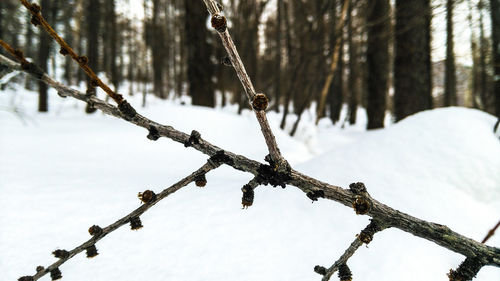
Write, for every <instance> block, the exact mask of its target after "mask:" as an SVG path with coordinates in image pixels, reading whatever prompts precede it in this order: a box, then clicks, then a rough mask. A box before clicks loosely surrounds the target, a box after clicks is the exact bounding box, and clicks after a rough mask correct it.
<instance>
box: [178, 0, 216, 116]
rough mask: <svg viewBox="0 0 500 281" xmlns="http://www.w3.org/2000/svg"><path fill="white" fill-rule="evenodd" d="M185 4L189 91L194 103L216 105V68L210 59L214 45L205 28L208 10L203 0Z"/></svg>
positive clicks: (190, 1) (193, 0)
mask: <svg viewBox="0 0 500 281" xmlns="http://www.w3.org/2000/svg"><path fill="white" fill-rule="evenodd" d="M184 4H185V9H186V14H185V16H184V18H185V21H184V23H185V31H186V32H185V35H186V47H187V50H188V52H187V80H188V81H187V82H188V88H189V90H188V92H189V95H191V97H192V103H193V105H202V106H209V107H214V106H215V95H214V85H213V82H212V76H213V72H214V70H213V65H212V62H211V61H210V56H211V55H212V47H211V46H210V45H209V44H208V42H207V38H208V37H209V36H210V34H209V33H208V30H207V29H206V28H205V26H206V19H207V10H206V9H205V6H204V5H203V1H199V0H186V1H185V2H184Z"/></svg>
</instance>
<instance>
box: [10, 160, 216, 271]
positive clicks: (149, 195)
mask: <svg viewBox="0 0 500 281" xmlns="http://www.w3.org/2000/svg"><path fill="white" fill-rule="evenodd" d="M220 165H221V163H219V162H216V161H211V159H209V160H208V161H207V163H205V164H204V165H203V166H201V167H200V168H199V169H198V170H196V171H195V172H193V173H192V174H190V175H189V176H187V177H185V178H183V179H182V180H180V181H178V182H177V183H175V184H173V185H172V186H170V187H168V188H166V189H164V190H163V191H162V192H160V193H159V194H155V193H154V192H152V191H151V190H146V191H145V192H143V193H139V198H140V199H141V201H143V203H144V204H143V205H141V206H140V207H139V208H137V209H135V210H134V211H132V212H130V213H129V214H127V215H126V216H124V217H122V218H121V219H119V220H117V221H116V222H114V223H112V224H110V225H108V226H106V227H105V228H100V227H99V226H97V225H94V226H91V227H90V228H89V233H90V234H91V235H92V238H90V239H89V240H87V241H86V242H84V243H82V244H81V245H79V246H78V247H76V248H74V249H73V250H71V251H69V252H68V251H66V250H56V251H54V253H53V254H54V255H55V256H56V257H58V258H59V260H58V261H56V262H54V263H53V264H51V265H50V266H48V267H47V268H41V267H38V268H37V273H36V274H35V275H34V276H24V277H21V278H19V280H21V281H34V280H38V279H40V278H42V277H43V276H44V275H46V274H47V273H51V275H52V274H54V273H55V274H59V275H60V274H61V273H60V271H59V267H60V266H61V265H62V264H64V263H65V262H67V261H68V260H70V259H71V258H73V257H74V256H76V255H77V254H79V253H80V252H82V251H83V250H87V257H93V256H96V255H97V250H96V249H95V244H96V243H97V242H98V241H99V240H101V239H103V238H104V237H105V236H107V235H108V234H110V233H111V232H113V231H115V230H117V229H118V228H120V227H121V226H123V225H125V224H127V223H130V225H131V228H132V229H133V230H137V229H139V228H141V227H142V223H141V221H140V219H139V216H140V215H142V214H144V213H145V212H146V211H147V210H149V209H150V208H151V207H153V206H154V205H156V203H158V202H159V201H160V200H162V199H164V198H166V197H168V196H169V195H171V194H173V193H174V192H176V191H178V190H179V189H181V188H183V187H185V186H186V185H188V184H189V183H191V182H193V181H195V180H196V178H197V177H199V176H200V175H204V174H206V173H208V172H209V171H211V170H213V169H216V168H218V167H219V166H220ZM89 249H93V250H94V252H93V253H89ZM90 251H92V250H90ZM54 280H55V279H54Z"/></svg>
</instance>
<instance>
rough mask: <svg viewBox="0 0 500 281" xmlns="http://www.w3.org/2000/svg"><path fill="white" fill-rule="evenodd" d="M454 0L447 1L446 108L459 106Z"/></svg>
mask: <svg viewBox="0 0 500 281" xmlns="http://www.w3.org/2000/svg"><path fill="white" fill-rule="evenodd" d="M454 2H455V1H454V0H447V1H446V69H445V76H444V77H445V78H444V106H452V105H457V85H456V84H457V81H456V80H457V78H456V73H455V54H454V51H453V46H454V43H453V8H454Z"/></svg>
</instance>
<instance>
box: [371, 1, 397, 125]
mask: <svg viewBox="0 0 500 281" xmlns="http://www.w3.org/2000/svg"><path fill="white" fill-rule="evenodd" d="M371 7H372V8H371V9H370V10H369V12H368V14H367V24H368V44H367V45H368V48H367V50H366V62H367V67H368V73H367V74H368V77H367V87H368V100H367V105H366V112H367V115H368V126H367V129H377V128H383V127H384V117H385V110H386V99H387V91H388V83H389V34H390V28H391V27H390V15H389V13H390V3H389V0H374V1H373V3H372V4H371Z"/></svg>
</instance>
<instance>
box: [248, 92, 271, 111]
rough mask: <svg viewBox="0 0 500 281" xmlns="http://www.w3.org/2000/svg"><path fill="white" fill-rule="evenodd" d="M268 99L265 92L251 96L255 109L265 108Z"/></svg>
mask: <svg viewBox="0 0 500 281" xmlns="http://www.w3.org/2000/svg"><path fill="white" fill-rule="evenodd" d="M268 104H269V99H268V98H267V96H266V95H265V94H262V93H258V94H256V95H255V96H254V97H253V101H252V107H253V109H255V111H261V110H266V108H267V105H268Z"/></svg>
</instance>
